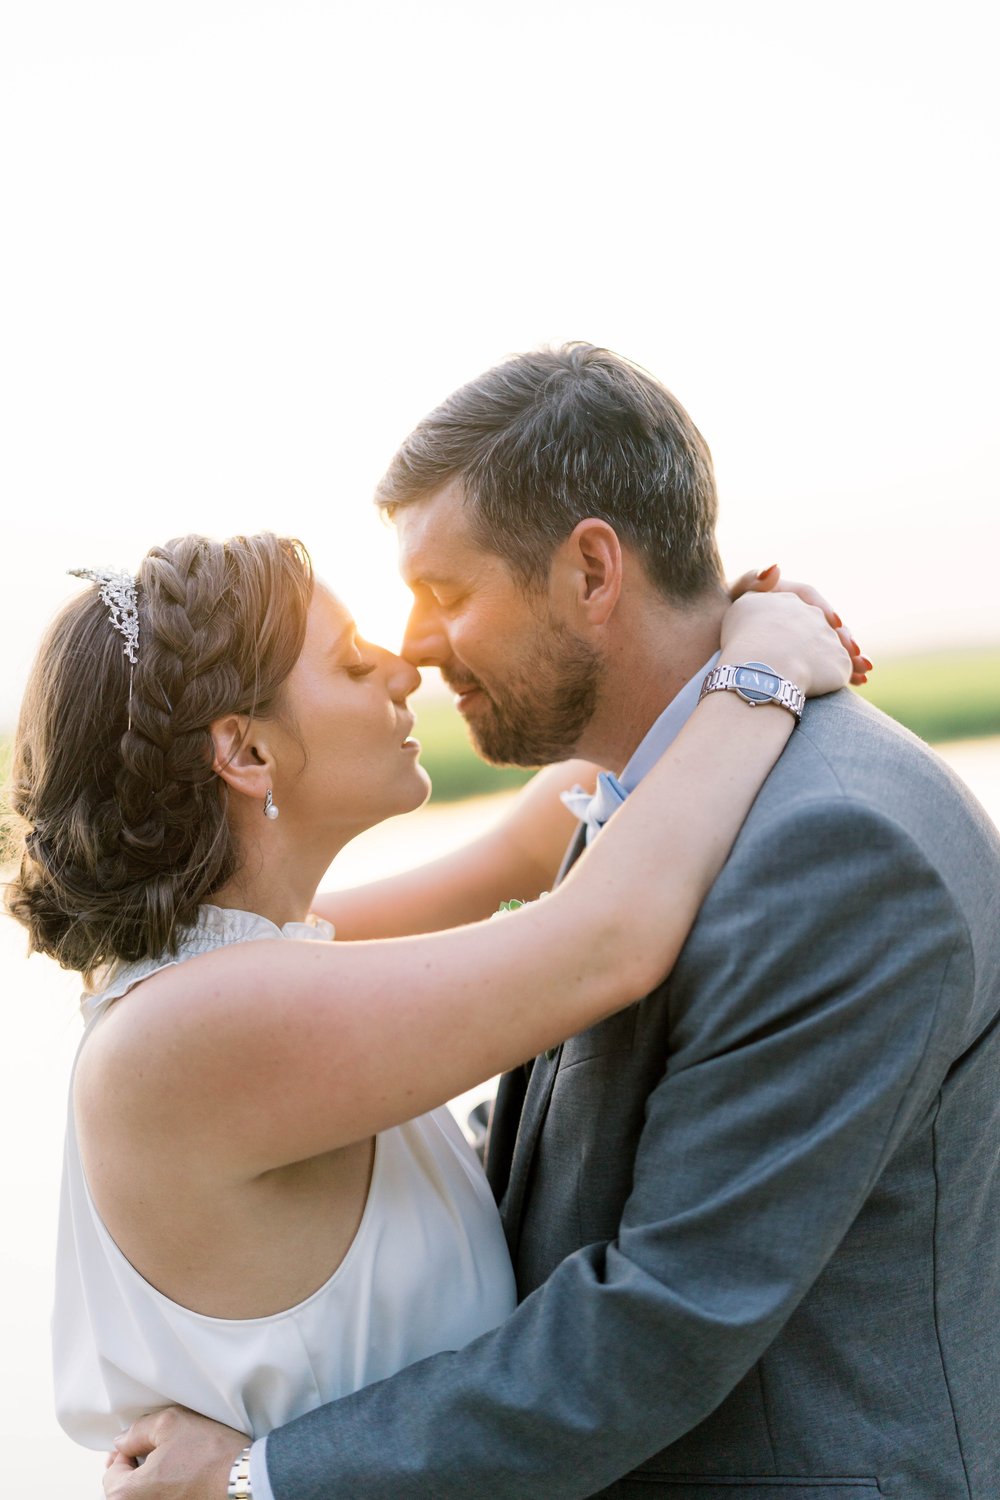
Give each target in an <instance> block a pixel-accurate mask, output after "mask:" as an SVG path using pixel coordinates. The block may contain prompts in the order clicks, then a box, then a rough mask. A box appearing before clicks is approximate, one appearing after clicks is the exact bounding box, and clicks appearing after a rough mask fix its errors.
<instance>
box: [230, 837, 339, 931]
mask: <svg viewBox="0 0 1000 1500" xmlns="http://www.w3.org/2000/svg"><path fill="white" fill-rule="evenodd" d="M268 834H273V835H275V836H274V837H273V838H268V837H267V835H268ZM242 852H243V859H242V861H241V865H240V868H239V869H238V870H237V872H236V874H235V875H234V876H233V877H232V878H231V879H230V880H227V881H226V883H225V885H221V886H219V887H218V888H217V889H216V890H215V891H213V892H212V895H211V898H210V899H211V901H212V904H213V905H215V906H226V907H235V908H237V909H238V910H240V911H252V912H256V913H257V915H258V916H260V917H266V918H267V919H268V921H269V922H273V923H274V924H275V926H276V927H283V926H284V925H285V923H286V922H303V921H304V920H305V918H306V917H307V916H308V915H309V911H310V909H311V907H312V903H313V899H314V897H315V895H316V890H317V888H318V886H319V883H320V881H321V880H322V878H323V876H324V875H325V874H326V871H327V869H328V868H329V866H330V863H331V860H332V855H330V854H328V853H327V852H326V851H324V852H322V853H319V852H312V855H311V857H310V851H306V850H303V849H301V848H299V849H294V850H293V849H292V848H290V847H288V846H287V844H286V842H285V841H284V840H283V839H282V838H281V835H280V833H278V831H277V829H276V828H273V827H271V826H269V827H268V828H267V829H266V830H265V834H264V837H262V838H258V839H256V840H254V841H253V843H252V845H251V847H246V846H245V845H244V846H243V849H242Z"/></svg>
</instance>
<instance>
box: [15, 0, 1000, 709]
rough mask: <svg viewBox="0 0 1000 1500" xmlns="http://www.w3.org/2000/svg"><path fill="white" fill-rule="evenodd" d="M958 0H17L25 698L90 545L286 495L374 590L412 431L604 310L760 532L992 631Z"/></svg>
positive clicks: (834, 582) (807, 565)
mask: <svg viewBox="0 0 1000 1500" xmlns="http://www.w3.org/2000/svg"><path fill="white" fill-rule="evenodd" d="M996 15H997V11H996V8H995V7H994V6H990V5H987V4H985V3H983V4H975V3H967V0H948V3H947V5H946V4H944V3H943V0H941V3H937V4H927V3H922V0H900V3H895V0H838V4H837V5H835V6H834V5H804V4H802V3H801V0H754V4H752V5H750V4H747V3H745V0H689V3H685V0H600V3H591V0H527V3H525V0H504V3H503V4H502V5H501V4H499V3H492V4H488V5H487V4H484V3H479V0H363V3H348V0H117V3H116V0H89V3H87V4H80V3H79V0H31V3H19V0H0V215H2V220H3V222H2V228H0V423H2V433H0V496H2V504H3V518H4V519H3V533H2V534H3V538H4V543H5V545H4V561H5V564H6V566H5V569H4V579H3V587H2V590H0V595H2V597H0V636H2V639H3V641H4V669H3V680H2V684H0V728H2V726H3V725H5V724H9V723H10V722H11V720H12V718H13V715H14V712H15V705H16V701H17V698H18V696H19V693H20V686H21V682H22V680H23V673H24V670H25V667H26V664H27V661H28V660H29V658H30V655H31V653H32V651H33V649H34V646H35V644H36V643H37V640H38V636H39V634H40V631H41V629H42V627H43V625H44V623H45V621H46V620H47V618H48V617H49V615H50V614H51V612H52V610H53V609H54V608H55V606H56V605H57V604H58V602H59V601H60V600H61V599H62V598H63V597H65V596H66V594H67V593H68V592H69V591H70V590H71V589H73V588H74V587H76V584H75V583H74V582H73V581H71V580H69V579H67V578H66V577H65V576H64V570H65V569H66V568H67V567H71V566H79V565H87V564H89V565H97V564H102V563H111V564H119V565H125V566H131V565H134V564H135V563H136V562H137V560H138V558H139V557H140V556H141V554H142V552H143V551H144V550H145V549H146V547H148V546H149V545H150V544H152V543H153V542H156V541H160V540H163V539H165V538H166V537H168V536H171V535H175V534H177V533H178V532H182V531H187V530H202V531H208V532H213V533H217V534H220V533H221V534H224V533H227V532H231V531H238V530H249V529H256V528H258V527H264V526H268V527H272V528H275V529H278V530H283V531H290V532H294V533H299V534H301V536H302V537H303V539H304V540H305V541H306V542H307V543H308V544H309V545H310V547H311V549H312V551H313V553H314V555H315V557H316V560H317V563H318V566H319V569H320V571H321V573H322V574H323V575H324V576H325V577H327V578H328V579H329V580H330V581H331V582H332V583H333V584H334V585H335V586H339V587H340V588H341V590H342V592H343V593H344V595H345V597H346V598H347V600H348V602H349V603H350V604H351V605H352V606H353V608H354V609H355V611H356V613H357V614H358V616H359V619H360V621H361V624H362V627H363V628H364V629H365V630H367V631H368V632H369V633H371V634H374V635H375V636H376V637H380V638H382V639H385V640H386V641H387V643H390V644H392V643H394V642H395V640H396V639H397V638H398V632H399V629H400V626H401V623H402V620H403V618H404V615H405V609H406V600H405V595H404V594H403V592H402V591H401V589H400V585H399V584H398V582H397V581H396V580H395V578H394V573H393V565H392V559H393V544H392V539H391V535H389V534H385V533H384V531H383V529H382V528H381V527H380V526H379V525H378V523H377V522H376V521H375V519H374V517H373V516H372V514H371V511H370V503H369V497H370V494H371V489H372V485H373V483H374V481H375V480H376V479H377V477H378V475H379V474H380V473H381V471H382V469H383V468H384V466H385V464H386V462H387V460H388V458H389V457H390V455H391V453H392V451H393V449H394V448H395V446H396V443H397V442H398V440H399V439H400V438H401V437H402V436H403V435H404V434H405V432H406V431H407V430H408V429H409V427H410V426H411V425H412V424H413V423H414V422H415V421H416V420H417V419H418V418H419V417H420V416H421V415H422V414H423V413H424V412H425V411H426V410H428V409H429V408H430V407H431V406H433V405H435V404H436V403H437V401H438V400H440V399H441V398H442V397H443V396H444V395H446V394H447V393H448V391H449V390H451V389H452V388H453V387H455V386H456V385H458V384H460V383H461V382H462V381H464V380H465V379H467V378H469V377H470V376H472V375H474V374H477V373H478V372H479V371H480V370H482V369H483V368H485V367H486V366H488V365H489V364H492V363H493V362H495V361H496V360H497V359H498V358H500V357H501V356H503V355H504V354H505V353H508V352H512V351H516V350H520V349H524V348H529V347H532V346H534V345H537V344H539V343H541V342H546V341H562V340H563V339H566V338H587V339H591V340H593V341H595V342H598V343H605V344H608V345H610V346H611V347H613V348H616V349H618V350H620V351H621V352H623V353H625V354H628V355H630V356H631V357H632V358H634V359H636V360H638V361H639V362H640V363H642V364H644V365H646V366H647V367H648V368H650V369H652V370H653V371H654V372H655V373H656V374H658V375H659V376H660V377H661V378H662V379H663V380H664V381H665V382H666V383H667V384H668V385H669V386H670V387H671V388H672V389H673V390H674V391H675V392H676V394H677V395H678V396H679V397H680V398H681V400H682V401H683V402H684V403H685V405H687V407H688V408H689V410H690V411H691V413H692V415H693V417H694V419H695V421H696V422H697V423H698V425H699V426H700V427H701V429H702V431H703V432H704V433H705V435H706V437H707V438H708V440H709V443H710V444H711V446H712V449H713V451H714V454H715V458H716V466H717V470H718V475H719V482H720V490H721V494H722V500H723V527H722V538H723V549H724V556H725V558H726V562H727V565H728V567H729V568H730V570H731V571H732V572H734V573H735V572H739V571H742V570H743V569H744V568H745V567H749V566H751V565H753V566H758V567H763V566H765V565H767V564H768V563H771V562H774V561H780V562H781V563H782V565H783V567H784V568H785V570H786V572H787V573H789V574H790V575H792V576H806V577H810V578H812V579H813V580H814V581H816V582H817V583H819V584H820V585H821V587H823V588H824V590H825V591H826V592H827V594H828V595H829V596H830V598H831V599H832V600H833V602H834V603H835V604H836V606H837V607H838V608H839V609H840V611H841V613H842V614H843V615H844V617H845V619H847V620H848V622H849V623H850V624H851V625H852V626H853V628H854V630H855V634H856V635H857V636H858V638H859V639H860V641H861V643H862V645H863V647H865V648H866V649H868V650H869V651H870V652H871V653H872V654H877V653H878V652H879V651H882V652H886V651H890V650H900V649H905V648H909V647H911V646H912V647H916V646H926V645H932V644H934V643H936V642H942V643H945V642H947V643H951V642H970V643H974V642H978V641H986V640H990V641H996V640H998V639H1000V609H998V608H997V604H996V567H997V554H998V541H1000V521H998V519H997V499H998V495H997V490H998V474H1000V456H998V439H997V424H996V418H995V413H996V410H997V398H998V394H1000V393H998V380H997V368H998V350H1000V337H998V335H1000V317H998V296H997V282H998V276H997V266H998V265H1000V245H998V234H997V210H996V198H997V193H996V184H997V150H996V148H997V140H998V133H1000V132H998V123H1000V105H998V91H997V89H996V81H995V76H996V58H997V41H998V25H997V21H996V19H995V18H996Z"/></svg>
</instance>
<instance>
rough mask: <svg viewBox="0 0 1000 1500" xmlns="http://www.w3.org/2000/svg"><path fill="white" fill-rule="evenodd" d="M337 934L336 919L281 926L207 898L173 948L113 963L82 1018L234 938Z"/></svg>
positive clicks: (86, 997)
mask: <svg viewBox="0 0 1000 1500" xmlns="http://www.w3.org/2000/svg"><path fill="white" fill-rule="evenodd" d="M333 937H334V928H333V924H332V922H326V921H324V920H323V918H322V917H316V916H312V915H310V916H309V917H307V918H306V920H305V921H304V922H286V923H285V924H284V926H283V927H279V926H278V925H277V923H276V922H272V921H271V920H270V919H269V918H268V917H262V916H261V915H260V914H259V912H255V911H241V910H240V908H239V907H235V906H212V905H211V904H209V903H206V904H205V905H204V906H200V907H199V908H198V917H197V920H196V921H195V922H194V923H193V924H192V925H191V926H189V927H182V928H180V929H179V931H178V938H177V951H176V952H175V953H160V954H158V955H157V956H156V957H152V958H139V959H136V960H135V961H134V962H125V961H124V960H122V961H120V962H118V963H116V964H113V965H112V966H111V968H110V969H109V970H108V971H107V973H106V975H105V981H104V984H103V985H102V986H101V988H100V989H99V990H97V991H95V992H91V991H89V990H88V991H85V992H84V994H83V995H82V997H81V1000H80V1010H81V1012H82V1014H83V1019H84V1021H85V1022H86V1023H87V1024H88V1025H89V1023H90V1022H91V1021H93V1020H94V1019H95V1018H96V1017H97V1016H99V1015H100V1014H101V1012H102V1011H104V1010H105V1009H106V1008H107V1006H109V1005H110V1004H111V1002H112V1000H119V999H121V997H122V995H124V994H127V992H128V991H129V990H130V989H132V988H133V986H134V985H137V984H138V983H139V981H140V980H141V979H148V978H149V976H150V975H151V974H156V973H158V972H159V970H160V969H169V968H172V967H173V966H174V965H175V964H179V963H183V962H184V961H185V960H186V959H188V958H197V957H198V956H199V955H200V954H202V953H211V952H213V951H214V950H215V949H216V948H227V947H228V946H229V944H230V943H252V942H260V941H261V940H262V939H268V938H270V939H274V938H285V939H291V940H295V941H298V942H303V941H305V942H332V941H333Z"/></svg>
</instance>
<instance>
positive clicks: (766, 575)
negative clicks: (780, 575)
mask: <svg viewBox="0 0 1000 1500" xmlns="http://www.w3.org/2000/svg"><path fill="white" fill-rule="evenodd" d="M777 566H778V564H777V563H772V564H771V566H770V567H769V568H765V569H764V570H763V572H761V573H758V574H757V578H758V580H760V581H761V582H763V580H764V579H765V578H769V577H770V576H771V574H772V573H773V572H774V570H775V568H776V567H777Z"/></svg>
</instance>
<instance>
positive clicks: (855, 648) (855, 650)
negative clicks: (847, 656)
mask: <svg viewBox="0 0 1000 1500" xmlns="http://www.w3.org/2000/svg"><path fill="white" fill-rule="evenodd" d="M851 655H852V656H860V655H861V647H860V646H859V645H858V643H857V641H856V640H854V638H853V637H852V638H851Z"/></svg>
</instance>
